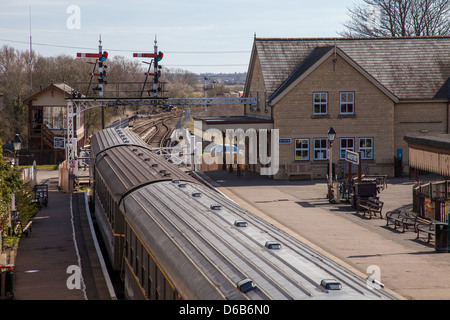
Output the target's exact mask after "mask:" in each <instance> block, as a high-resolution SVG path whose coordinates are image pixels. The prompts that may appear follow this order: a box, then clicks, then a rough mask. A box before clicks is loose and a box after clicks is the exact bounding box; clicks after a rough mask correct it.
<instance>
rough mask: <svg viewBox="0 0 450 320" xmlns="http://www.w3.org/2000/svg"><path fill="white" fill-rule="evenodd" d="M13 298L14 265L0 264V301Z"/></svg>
mask: <svg viewBox="0 0 450 320" xmlns="http://www.w3.org/2000/svg"><path fill="white" fill-rule="evenodd" d="M13 296H14V265H12V264H0V300H1V299H12V298H13Z"/></svg>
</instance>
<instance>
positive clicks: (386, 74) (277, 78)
mask: <svg viewBox="0 0 450 320" xmlns="http://www.w3.org/2000/svg"><path fill="white" fill-rule="evenodd" d="M335 45H336V47H337V48H339V49H340V50H341V51H342V52H343V53H345V54H346V55H347V56H348V57H350V58H351V59H352V60H353V61H354V62H355V63H356V64H358V65H359V66H360V67H361V68H362V69H364V70H365V71H366V72H367V73H369V74H370V75H371V76H372V77H373V78H374V79H376V81H378V82H379V83H380V84H381V85H382V86H384V87H385V88H386V89H387V90H389V91H390V92H391V93H392V94H393V95H395V96H396V97H397V98H398V99H433V98H434V99H438V98H449V97H450V93H449V90H450V87H449V83H450V37H407V38H318V39H303V38H302V39H279V38H278V39H275V38H274V39H266V38H255V40H254V49H253V50H254V51H253V53H252V54H253V55H254V54H257V55H258V57H259V60H260V63H261V70H262V74H263V78H264V82H265V85H266V90H267V92H268V94H269V95H271V98H270V99H273V97H274V93H275V92H277V90H278V89H280V90H284V89H285V88H287V84H288V83H289V82H290V83H292V82H293V81H294V80H295V79H296V78H298V76H299V75H301V74H303V73H304V72H305V71H306V70H307V69H308V68H310V67H311V66H313V65H314V63H315V62H317V61H318V60H319V59H320V57H322V56H324V55H325V54H327V53H328V52H329V51H330V50H332V49H333V48H334V46H335ZM280 90H278V93H277V94H279V91H280Z"/></svg>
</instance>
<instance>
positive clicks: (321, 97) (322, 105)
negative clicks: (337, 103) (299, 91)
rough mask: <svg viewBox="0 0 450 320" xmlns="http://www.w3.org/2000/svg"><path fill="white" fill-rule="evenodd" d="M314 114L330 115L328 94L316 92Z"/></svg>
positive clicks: (314, 95)
mask: <svg viewBox="0 0 450 320" xmlns="http://www.w3.org/2000/svg"><path fill="white" fill-rule="evenodd" d="M313 114H328V92H314V94H313Z"/></svg>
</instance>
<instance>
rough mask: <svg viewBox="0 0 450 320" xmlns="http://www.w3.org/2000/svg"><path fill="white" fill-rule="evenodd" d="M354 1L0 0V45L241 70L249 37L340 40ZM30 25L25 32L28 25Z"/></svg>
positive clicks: (217, 70)
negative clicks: (147, 56)
mask: <svg viewBox="0 0 450 320" xmlns="http://www.w3.org/2000/svg"><path fill="white" fill-rule="evenodd" d="M360 2H361V1H358V0H316V1H311V0H307V1H305V0H277V1H274V0H228V1H225V0H224V1H212V0H208V1H206V0H159V1H158V0H149V1H142V0H141V1H138V0H125V1H123V0H122V1H119V0H109V1H96V0H70V1H64V0H1V10H0V46H3V45H8V46H11V47H14V48H16V49H18V50H28V49H29V41H30V30H31V39H32V44H33V46H32V48H33V51H34V52H35V53H38V54H40V55H42V56H46V57H48V56H58V55H61V54H66V55H69V56H73V57H76V53H77V52H98V44H99V38H100V36H101V40H102V45H103V50H104V51H107V52H108V54H109V56H110V57H113V56H116V55H119V56H124V57H126V58H129V59H141V60H143V59H142V58H133V53H134V52H153V49H154V48H153V46H154V40H155V37H156V38H157V41H158V50H159V51H162V52H163V53H164V58H163V60H162V61H161V62H160V64H161V65H163V66H164V68H168V69H169V70H170V69H172V68H179V69H184V70H188V71H191V72H194V73H208V72H211V73H234V72H246V71H247V69H248V64H249V61H250V54H251V50H252V45H253V38H254V36H255V34H256V37H258V38H317V37H338V36H339V35H338V33H337V32H339V31H342V30H343V29H344V27H343V23H344V22H346V21H347V20H348V19H349V18H348V8H351V7H353V5H354V4H355V3H360ZM30 12H31V14H30ZM30 26H31V28H30Z"/></svg>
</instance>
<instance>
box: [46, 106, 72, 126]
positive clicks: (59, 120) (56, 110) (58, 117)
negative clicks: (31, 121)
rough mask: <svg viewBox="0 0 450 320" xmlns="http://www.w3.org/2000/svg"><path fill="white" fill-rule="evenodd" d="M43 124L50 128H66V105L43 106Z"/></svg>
mask: <svg viewBox="0 0 450 320" xmlns="http://www.w3.org/2000/svg"><path fill="white" fill-rule="evenodd" d="M44 124H45V125H46V126H47V127H48V128H50V129H67V112H66V107H45V108H44Z"/></svg>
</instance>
